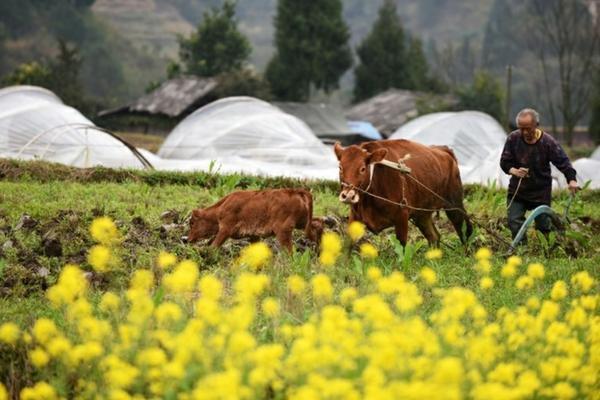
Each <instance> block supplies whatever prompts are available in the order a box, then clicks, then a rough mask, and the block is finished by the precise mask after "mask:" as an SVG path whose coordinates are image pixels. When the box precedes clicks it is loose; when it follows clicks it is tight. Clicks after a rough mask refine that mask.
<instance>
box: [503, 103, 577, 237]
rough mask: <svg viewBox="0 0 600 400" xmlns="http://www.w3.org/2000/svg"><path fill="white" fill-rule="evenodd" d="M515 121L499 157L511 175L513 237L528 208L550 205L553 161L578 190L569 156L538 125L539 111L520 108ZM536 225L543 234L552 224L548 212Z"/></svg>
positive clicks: (510, 199)
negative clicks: (515, 128) (514, 127)
mask: <svg viewBox="0 0 600 400" xmlns="http://www.w3.org/2000/svg"><path fill="white" fill-rule="evenodd" d="M515 121H516V123H517V130H516V131H513V132H511V133H510V134H509V135H508V138H507V139H506V143H505V145H504V149H503V150H502V156H501V157H500V167H501V168H502V170H503V171H504V172H505V173H507V174H509V175H511V178H510V184H509V186H508V198H507V202H508V227H509V228H510V232H511V234H512V237H513V239H514V238H515V236H516V235H517V233H518V232H519V228H520V227H521V225H523V222H525V211H527V210H533V209H534V208H536V207H538V206H540V205H542V204H545V205H548V206H550V202H551V195H552V176H551V175H550V163H552V164H554V166H555V167H556V168H558V169H559V170H560V172H562V173H563V174H564V176H565V178H566V179H567V182H568V184H569V190H570V191H571V193H573V194H574V193H576V192H577V190H579V186H578V185H577V178H576V174H577V173H576V171H575V170H574V169H573V166H572V165H571V161H569V157H567V155H566V154H565V152H564V150H563V149H562V147H561V146H560V144H558V142H557V141H556V140H555V139H554V138H553V137H552V136H550V135H549V134H548V133H546V132H544V131H542V130H541V129H539V128H538V126H539V124H540V116H539V114H538V112H537V111H535V110H534V109H532V108H525V109H523V110H521V111H519V113H518V114H517V118H516V119H515ZM535 225H536V228H537V229H538V230H539V231H541V232H542V233H544V234H547V233H548V232H550V230H551V228H552V225H551V220H550V217H549V216H548V215H547V214H541V215H539V216H538V217H537V218H536V219H535ZM523 242H525V240H524V241H523Z"/></svg>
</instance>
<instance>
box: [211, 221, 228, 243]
mask: <svg viewBox="0 0 600 400" xmlns="http://www.w3.org/2000/svg"><path fill="white" fill-rule="evenodd" d="M229 237H231V232H229V230H228V229H223V227H222V226H219V232H217V236H215V238H214V239H213V241H212V243H211V244H210V245H211V246H214V247H221V245H222V244H223V242H224V241H226V240H227V239H228V238H229Z"/></svg>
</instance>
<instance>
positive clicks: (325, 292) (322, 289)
mask: <svg viewBox="0 0 600 400" xmlns="http://www.w3.org/2000/svg"><path fill="white" fill-rule="evenodd" d="M311 283H312V289H313V296H314V297H315V299H316V300H323V301H329V300H331V297H332V296H333V286H331V281H330V280H329V277H328V276H327V275H325V274H317V275H315V276H314V277H313V278H312V280H311Z"/></svg>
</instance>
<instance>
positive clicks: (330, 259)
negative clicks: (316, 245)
mask: <svg viewBox="0 0 600 400" xmlns="http://www.w3.org/2000/svg"><path fill="white" fill-rule="evenodd" d="M341 252H342V240H341V239H340V236H339V235H338V234H337V233H335V232H325V233H324V234H323V236H321V253H320V255H319V262H320V263H321V264H322V265H324V266H326V267H331V266H333V265H334V264H335V262H336V260H337V258H338V257H339V255H340V253H341Z"/></svg>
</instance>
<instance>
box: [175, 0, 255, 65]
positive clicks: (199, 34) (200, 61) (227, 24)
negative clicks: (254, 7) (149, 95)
mask: <svg viewBox="0 0 600 400" xmlns="http://www.w3.org/2000/svg"><path fill="white" fill-rule="evenodd" d="M235 6H236V3H235V2H232V1H229V0H228V1H225V3H224V4H223V7H222V8H221V9H220V10H219V9H215V8H213V9H212V10H211V11H210V12H207V13H204V18H203V19H202V21H201V22H200V24H199V25H198V28H197V29H196V32H194V33H192V35H191V36H190V37H189V38H183V37H180V38H179V56H180V58H181V61H182V63H183V64H184V67H185V68H184V69H185V72H186V73H188V74H193V75H198V76H205V77H210V76H216V75H219V74H221V73H225V72H230V71H234V70H238V69H240V68H242V67H243V66H244V64H245V63H246V62H247V61H248V58H249V57H250V53H251V52H252V49H251V47H250V42H249V41H248V38H246V37H245V36H244V35H243V34H242V33H241V32H240V31H239V30H238V27H237V21H236V19H235Z"/></svg>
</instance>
